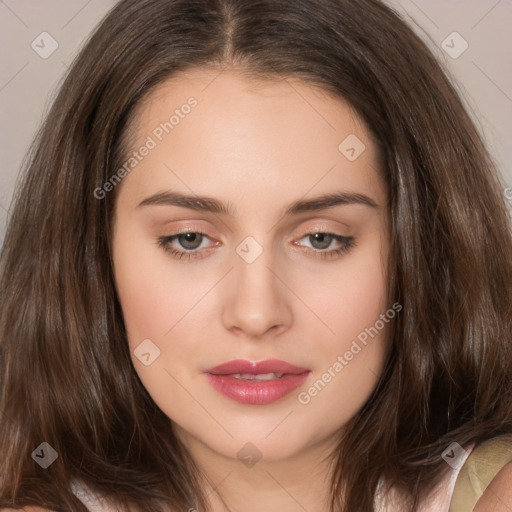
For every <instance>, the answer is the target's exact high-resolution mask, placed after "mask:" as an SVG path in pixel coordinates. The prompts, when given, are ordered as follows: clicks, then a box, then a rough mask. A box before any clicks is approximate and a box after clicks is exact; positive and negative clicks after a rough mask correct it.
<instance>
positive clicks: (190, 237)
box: [180, 233, 202, 249]
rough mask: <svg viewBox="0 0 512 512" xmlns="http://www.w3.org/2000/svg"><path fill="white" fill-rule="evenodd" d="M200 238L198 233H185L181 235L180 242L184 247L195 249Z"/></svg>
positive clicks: (199, 242) (198, 244)
mask: <svg viewBox="0 0 512 512" xmlns="http://www.w3.org/2000/svg"><path fill="white" fill-rule="evenodd" d="M201 238H202V236H201V235H199V234H198V233H185V234H183V235H181V240H180V244H181V245H182V246H183V247H184V248H185V249H197V248H198V247H199V246H200V245H201Z"/></svg>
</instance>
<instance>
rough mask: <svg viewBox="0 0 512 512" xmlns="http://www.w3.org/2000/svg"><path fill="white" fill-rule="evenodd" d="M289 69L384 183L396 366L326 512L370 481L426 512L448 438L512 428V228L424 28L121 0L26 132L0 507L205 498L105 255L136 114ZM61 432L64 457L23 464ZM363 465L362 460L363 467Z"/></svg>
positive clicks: (344, 459) (259, 6)
mask: <svg viewBox="0 0 512 512" xmlns="http://www.w3.org/2000/svg"><path fill="white" fill-rule="evenodd" d="M199 67H210V68H217V69H219V71H220V70H222V69H225V68H226V67H232V68H237V69H239V70H241V72H243V73H245V74H246V75H247V76H248V77H254V78H256V77H258V78H265V79H268V80H272V79H275V78H278V77H281V78H282V77H290V76H293V77H296V78H299V79H300V80H303V81H305V82H308V83H311V84H314V85H317V86H319V87H321V88H322V89H324V90H326V91H329V92H331V93H334V94H336V95H338V97H340V98H343V99H344V100H346V101H347V102H348V103H350V104H351V105H352V106H353V107H354V109H355V110H356V111H357V112H358V114H359V115H360V116H361V118H362V119H363V120H364V121H365V123H366V126H367V127H368V129H369V130H371V132H372V133H373V136H374V138H375V140H376V141H377V143H378V144H379V146H380V148H381V153H382V167H383V174H384V177H385V180H386V182H387V184H388V188H389V207H390V215H391V235H390V236H391V248H392V250H391V254H390V260H389V303H390V304H391V303H393V302H395V301H398V302H399V303H400V304H402V305H403V310H402V312H401V314H400V315H399V316H398V317H397V319H396V321H395V322H394V323H393V324H390V327H391V329H390V331H389V336H390V337H391V349H390V353H389V356H388V358H387V361H386V366H385V369H384V372H383V374H382V376H381V378H380V380H379V383H378V385H377V387H376V389H375V390H374V392H373V394H372V395H371V397H370V398H369V400H368V401H367V403H366V404H365V405H364V407H363V409H362V410H361V411H360V413H358V414H357V415H356V416H355V417H354V418H352V419H351V420H350V422H349V424H348V425H347V426H346V434H345V436H344V438H343V439H340V443H339V446H338V448H337V450H336V452H335V453H333V454H332V469H333V471H332V482H331V490H332V504H331V511H332V512H340V511H350V512H368V511H371V510H374V504H373V500H374V495H375V492H376V489H377V488H378V484H379V481H381V479H382V481H383V482H385V483H386V487H387V488H390V487H394V488H396V489H398V490H399V491H400V492H401V493H403V495H404V496H405V497H406V498H407V506H408V510H411V511H414V510H416V509H417V507H418V503H419V500H420V499H421V497H422V496H425V495H426V493H427V492H428V491H429V490H431V489H432V488H433V486H434V485H435V483H436V482H437V481H439V479H440V478H441V476H442V475H443V474H444V472H445V471H446V470H447V468H448V466H447V465H446V463H445V462H444V461H443V460H442V458H441V453H442V452H443V450H444V449H445V448H446V447H447V446H448V445H449V444H450V443H451V442H452V441H457V442H458V443H459V444H461V445H463V446H465V445H468V444H469V443H477V444H478V443H480V442H482V441H484V440H486V439H488V438H491V437H494V436H496V435H499V434H506V433H512V403H511V402H510V397H511V396H512V364H511V361H512V237H511V230H510V226H509V219H508V216H507V212H506V207H505V204H504V201H503V197H502V193H501V184H500V180H499V178H498V174H497V172H496V170H495V167H494V165H493V162H492V160H491V158H490V157H489V155H488V152H487V150H486V149H485V147H484V144H483V143H482V140H481V136H480V135H479V133H478V131H477V129H476V128H475V126H474V124H473V123H472V121H471V119H470V117H469V116H468V114H467V112H466V110H465V108H464V105H463V103H462V101H461V99H460V98H459V96H458V94H457V93H456V91H455V89H454V87H453V85H452V84H451V82H450V80H449V78H447V76H446V73H445V72H444V71H443V69H442V67H441V66H440V64H439V63H438V62H437V61H436V59H435V58H434V56H433V55H432V54H431V52H430V51H429V50H428V49H427V47H426V46H425V44H424V43H423V42H422V41H421V40H420V39H419V38H418V37H417V36H416V35H415V34H414V33H413V31H412V30H411V29H410V28H409V27H408V26H407V24H406V23H405V22H404V21H403V20H402V19H401V18H400V17H399V16H398V15H397V14H396V13H395V12H394V11H393V10H391V9H390V8H389V7H386V6H385V5H384V4H383V3H381V2H380V1H378V0H358V1H353V0H294V1H293V2H291V1H290V2H288V1H286V2H285V1H282V0H122V1H121V2H119V3H118V4H117V5H116V6H115V7H114V8H113V9H112V11H111V12H110V13H109V14H108V15H107V16H106V18H105V19H104V20H103V21H102V22H101V24H100V25H99V27H98V28H97V29H96V31H95V32H94V33H93V34H92V36H91V37H90V39H89V40H88V42H87V44H86V45H85V46H84V48H83V49H82V50H81V52H80V53H79V55H78V56H77V58H76V59H75V61H74V63H73V65H72V67H71V68H70V70H69V72H68V74H67V76H66V78H65V80H64V81H63V83H62V86H61V88H60V91H59V93H58V95H57V97H56V99H55V101H54V103H53V105H52V107H51V110H50V111H49V114H48V116H47V117H46V120H45V122H44V124H43V125H42V127H41V129H40V131H39V133H38V134H37V138H36V140H35V142H34V144H33V146H32V148H31V151H30V155H29V158H28V160H27V164H26V165H25V167H24V169H23V174H22V180H21V181H20V182H19V184H18V187H17V191H16V194H15V201H14V207H13V210H12V215H11V218H10V222H9V225H8V230H7V234H6V238H5V242H4V246H3V248H2V253H1V258H0V290H1V295H0V385H1V403H0V432H1V436H0V454H2V463H1V468H0V506H4V507H7V506H9V507H23V506H27V505H39V506H44V507H46V508H50V509H54V510H57V511H63V510H66V511H70V510H71V511H76V512H86V510H87V509H86V507H85V506H84V505H83V504H82V503H81V502H80V501H79V500H78V499H77V498H76V496H75V495H74V494H73V493H72V490H71V483H72V482H73V481H74V480H79V481H82V482H84V483H85V484H86V485H87V486H88V487H89V488H90V489H92V490H93V491H94V492H97V493H99V494H101V495H103V496H105V497H106V498H108V499H110V500H111V501H112V502H113V503H117V504H119V505H120V506H124V507H131V510H144V511H146V512H162V511H163V510H164V508H165V506H170V507H172V508H174V509H176V510H178V509H180V510H181V509H183V510H186V509H188V508H189V507H195V508H196V509H198V510H205V509H207V500H206V498H205V496H204V492H203V490H202V480H201V472H200V470H199V468H198V467H196V465H195V463H194V461H193V460H192V458H191V457H190V454H189V453H188V452H187V450H186V449H185V448H184V446H183V445H182V444H180V442H179V441H178V439H177V438H176V437H175V436H174V435H173V432H172V429H171V428H169V418H167V417H166V416H165V414H164V413H163V412H162V411H161V410H160V409H159V408H158V407H157V406H156V404H155V403H154V402H153V400H152V399H151V397H150V396H149V394H148V392H147V391H146V390H145V388H144V386H143V385H142V383H141V382H140V380H139V379H138V376H137V374H136V372H135V370H134V368H133V365H132V362H131V359H130V354H129V348H128V343H127V338H126V332H125V328H124V324H123V318H122V312H121V307H120V304H119V301H118V298H117V295H116V287H115V282H114V278H113V272H112V261H111V231H112V213H113V209H114V205H115V194H107V196H106V197H105V198H104V199H103V200H98V199H97V198H96V197H95V194H94V191H95V190H96V189H97V188H98V187H101V186H102V184H104V183H105V182H106V181H107V180H108V179H109V178H110V177H111V176H112V175H113V174H114V172H115V170H116V169H119V167H120V166H121V165H122V162H123V161H124V160H125V156H126V151H127V147H126V144H124V143H123V141H124V140H125V138H126V137H127V136H128V135H129V133H130V120H131V118H132V115H133V112H134V109H135V107H136V106H137V105H139V104H140V102H141V101H142V100H143V99H144V98H145V97H147V95H148V94H150V93H151V91H152V90H153V89H154V88H155V86H156V85H157V84H159V83H161V82H162V81H164V80H166V79H168V78H170V77H171V76H173V75H175V74H177V73H179V72H180V71H181V70H186V69H190V68H199ZM43 441H45V442H48V443H49V444H50V445H51V446H52V447H53V448H54V449H55V450H56V451H57V453H58V458H57V460H56V461H55V462H54V463H53V464H52V465H51V467H49V468H48V469H46V470H42V469H41V468H40V467H39V466H38V465H37V464H35V462H34V461H33V460H32V458H31V453H32V452H33V450H34V449H35V448H36V447H37V446H38V445H39V444H40V443H41V442H43ZM370 462H371V463H370Z"/></svg>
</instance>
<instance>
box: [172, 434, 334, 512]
mask: <svg viewBox="0 0 512 512" xmlns="http://www.w3.org/2000/svg"><path fill="white" fill-rule="evenodd" d="M179 437H180V438H181V441H182V442H183V444H184V445H185V446H186V448H187V450H188V451H189V452H190V454H191V455H192V457H193V458H194V460H195V462H196V464H197V465H198V466H199V467H200V468H201V470H202V472H203V475H204V477H205V481H207V482H208V483H206V484H205V485H204V492H205V495H206V496H207V500H208V503H209V505H210V510H211V512H259V511H261V510H279V511H280V512H304V511H305V510H307V511H308V512H325V511H326V510H330V492H331V489H330V485H331V480H330V476H331V475H330V458H329V453H332V450H333V448H334V447H335V445H336V441H337V438H335V437H333V438H332V439H330V440H329V441H328V442H326V441H325V440H324V441H323V442H322V444H317V445H313V446H310V447H308V448H306V449H304V450H302V451H301V452H299V453H296V454H294V455H293V456H291V457H289V458H287V459H284V460H272V459H271V457H269V458H266V457H265V456H264V455H263V456H262V458H261V459H260V460H258V461H257V462H255V460H254V459H253V460H251V459H250V458H248V459H247V460H246V461H245V462H244V461H242V460H239V459H238V458H236V459H233V458H229V457H226V456H224V455H222V454H219V453H217V452H215V451H213V450H211V449H210V448H209V447H207V446H206V445H204V444H203V443H202V442H201V441H199V440H197V439H196V438H192V437H191V436H189V435H188V434H187V433H185V432H183V431H181V432H180V433H179ZM249 451H250V450H249Z"/></svg>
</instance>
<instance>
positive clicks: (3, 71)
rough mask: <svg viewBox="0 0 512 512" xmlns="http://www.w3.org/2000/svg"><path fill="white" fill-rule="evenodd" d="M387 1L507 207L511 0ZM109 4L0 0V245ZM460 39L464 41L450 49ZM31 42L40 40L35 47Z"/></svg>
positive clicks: (511, 147) (106, 0)
mask: <svg viewBox="0 0 512 512" xmlns="http://www.w3.org/2000/svg"><path fill="white" fill-rule="evenodd" d="M283 1H290V0H283ZM388 3H389V4H390V5H392V6H393V7H394V8H396V9H397V10H398V11H399V12H401V13H402V14H403V15H404V17H405V19H406V20H407V21H408V22H409V23H410V24H411V25H412V26H413V28H414V30H416V32H417V33H418V34H419V35H420V36H421V37H422V38H423V39H424V40H425V41H426V42H427V43H428V44H429V46H430V47H431V48H432V49H433V50H434V52H435V54H436V55H437V56H438V58H439V59H440V60H441V61H442V62H443V63H444V67H445V69H446V70H447V71H448V73H449V74H450V75H451V76H452V77H453V80H454V81H455V82H456V83H457V86H458V88H459V90H460V91H461V93H462V95H463V97H464V98H465V100H466V102H467V105H468V108H469V109H470V110H471V112H472V113H473V115H474V119H475V121H476V122H477V125H478V126H479V127H480V130H481V132H482V133H483V135H484V137H485V139H486V141H487V143H488V145H489V148H490V150H491V153H492V155H493V157H494V159H495V161H496V162H497V164H498V167H499V168H500V170H501V173H502V176H503V187H504V194H505V195H506V196H507V198H508V204H509V207H510V209H511V210H512V193H511V192H512V189H509V188H508V187H512V141H511V137H510V134H511V133H512V66H511V60H510V51H511V48H512V30H511V27H512V0H389V1H388ZM114 4H115V0H88V1H87V0H67V1H65V0H0V47H1V49H2V52H1V66H0V111H1V113H2V117H1V121H0V134H1V136H0V184H1V187H0V245H1V243H2V241H3V238H4V234H5V226H6V222H7V219H8V215H9V213H8V212H9V207H10V203H11V198H12V193H13V189H14V185H15V181H16V178H17V176H18V173H19V169H20V165H21V163H22V160H23V156H24V154H25V152H26V151H27V149H28V146H29V144H30V142H31V140H32V138H33V136H34V134H35V132H36V130H37V128H38V126H39V124H40V122H41V120H42V118H43V116H44V113H45V112H46V111H47V109H48V106H49V105H50V104H51V101H52V99H53V97H54V94H55V91H56V88H57V86H58V84H59V83H60V81H61V79H62V77H63V74H64V73H65V71H66V69H67V68H68V67H69V65H70V63H71V61H72V59H73V57H74V56H75V55H76V53H77V51H78V50H79V49H80V47H81V45H82V43H83V42H84V39H85V38H86V37H87V36H88V35H89V33H90V32H91V30H92V29H93V27H94V26H95V25H96V24H97V23H98V22H99V21H100V20H101V18H102V17H103V16H104V14H105V13H106V12H107V11H108V10H109V9H110V8H111V7H112V6H113V5H114ZM43 32H47V33H49V34H50V36H51V37H52V38H53V39H54V40H55V41H56V43H57V44H58V47H57V49H56V50H55V51H54V52H53V53H52V54H51V55H49V56H48V57H47V58H42V57H41V56H40V55H39V54H38V53H37V51H39V52H42V53H43V54H44V52H45V51H46V52H48V51H49V50H50V49H51V44H52V41H51V40H50V39H49V38H48V36H44V35H43V36H41V34H42V33H43ZM453 32H457V33H458V34H460V36H461V37H462V39H461V38H460V37H459V36H457V35H455V36H452V35H451V34H452V33H453ZM443 41H444V43H443ZM464 41H466V42H467V44H468V48H467V49H466V50H465V51H464V52H463V53H461V54H460V55H459V56H456V55H457V54H458V53H459V52H460V51H461V50H462V49H463V48H464V47H465V45H466V44H465V43H464ZM33 44H34V45H38V47H36V48H34V49H33V48H32V46H31V45H33ZM53 44H55V43H53ZM507 48H508V50H507ZM446 50H447V51H448V52H449V53H452V55H451V56H450V55H449V53H447V51H446ZM454 56H456V58H454Z"/></svg>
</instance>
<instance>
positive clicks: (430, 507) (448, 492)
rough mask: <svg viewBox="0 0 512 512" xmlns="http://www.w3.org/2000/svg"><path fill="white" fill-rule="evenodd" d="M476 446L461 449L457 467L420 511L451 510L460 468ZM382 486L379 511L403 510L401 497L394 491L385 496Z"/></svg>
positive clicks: (439, 485) (377, 498)
mask: <svg viewBox="0 0 512 512" xmlns="http://www.w3.org/2000/svg"><path fill="white" fill-rule="evenodd" d="M474 446H475V445H474V444H472V445H471V446H470V447H469V448H467V449H466V450H461V453H460V454H458V456H457V459H456V461H454V462H456V464H454V466H455V467H453V469H452V470H451V471H450V472H449V473H447V476H446V477H445V478H444V479H443V480H441V482H439V484H438V485H437V487H435V488H434V489H433V491H432V493H431V494H430V496H429V498H428V499H427V500H423V502H422V503H420V506H419V508H418V512H449V509H450V501H451V499H452V494H453V490H454V488H455V483H456V481H457V477H458V476H459V472H460V469H461V468H462V466H463V465H464V463H465V462H466V459H467V458H468V457H469V454H470V453H471V452H472V450H473V448H474ZM381 483H382V482H381ZM380 488H381V486H380V485H379V487H378V489H377V495H376V497H375V502H374V503H375V510H377V512H396V511H397V510H403V507H401V505H400V499H398V498H397V496H396V495H395V494H394V493H392V492H390V493H389V495H388V496H383V495H382V493H381V492H379V490H380Z"/></svg>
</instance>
